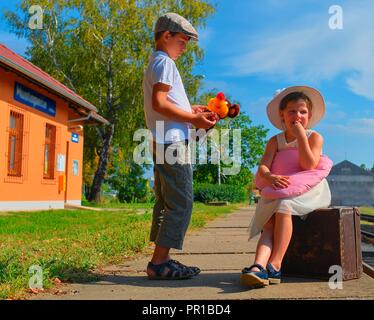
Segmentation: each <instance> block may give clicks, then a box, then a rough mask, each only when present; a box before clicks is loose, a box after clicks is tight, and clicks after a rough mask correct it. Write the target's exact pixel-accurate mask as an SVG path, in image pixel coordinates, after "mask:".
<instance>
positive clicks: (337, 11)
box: [329, 5, 343, 30]
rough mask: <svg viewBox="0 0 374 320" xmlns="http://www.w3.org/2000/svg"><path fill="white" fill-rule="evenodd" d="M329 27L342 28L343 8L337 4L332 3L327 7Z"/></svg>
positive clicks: (332, 28) (333, 28)
mask: <svg viewBox="0 0 374 320" xmlns="http://www.w3.org/2000/svg"><path fill="white" fill-rule="evenodd" d="M329 14H330V15H331V17H330V19H329V28H330V29H331V30H342V29H343V8H342V7H341V6H338V5H332V6H330V8H329Z"/></svg>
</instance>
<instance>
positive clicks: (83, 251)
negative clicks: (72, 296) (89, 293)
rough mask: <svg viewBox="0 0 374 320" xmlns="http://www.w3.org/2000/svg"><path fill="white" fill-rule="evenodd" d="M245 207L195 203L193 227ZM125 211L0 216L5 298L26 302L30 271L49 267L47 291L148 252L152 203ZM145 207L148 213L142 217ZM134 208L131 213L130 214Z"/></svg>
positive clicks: (0, 282)
mask: <svg viewBox="0 0 374 320" xmlns="http://www.w3.org/2000/svg"><path fill="white" fill-rule="evenodd" d="M238 207H239V205H228V206H224V207H212V206H206V205H204V204H200V203H195V204H194V210H193V215H192V220H191V225H190V227H191V229H197V228H201V227H203V226H204V225H205V224H206V223H207V222H208V221H210V220H212V219H214V218H216V217H218V216H222V215H225V214H227V213H229V212H231V211H233V210H235V209H236V208H238ZM122 208H123V209H127V210H123V211H85V210H50V211H37V212H16V213H7V214H2V215H0V299H5V298H22V297H23V296H24V295H25V293H26V291H27V288H28V282H29V279H30V277H31V274H29V272H28V271H29V268H30V266H32V265H38V266H40V267H42V269H43V287H44V288H50V287H52V286H53V279H55V278H59V279H60V280H62V281H63V282H69V281H90V280H95V279H97V276H96V275H95V273H94V270H95V269H97V268H100V267H102V266H105V265H108V264H115V263H119V262H123V261H124V259H126V258H129V257H133V256H135V255H136V254H139V253H141V252H144V251H145V249H146V248H147V247H148V246H149V241H148V236H149V228H150V224H151V211H152V210H151V208H152V204H146V205H144V204H143V205H142V206H141V205H140V204H136V205H135V206H134V205H126V206H124V205H123V204H122ZM140 208H144V209H146V210H145V213H144V214H142V215H139V214H137V213H136V212H137V209H140ZM129 209H130V210H129Z"/></svg>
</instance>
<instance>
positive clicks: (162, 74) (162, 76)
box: [143, 51, 192, 144]
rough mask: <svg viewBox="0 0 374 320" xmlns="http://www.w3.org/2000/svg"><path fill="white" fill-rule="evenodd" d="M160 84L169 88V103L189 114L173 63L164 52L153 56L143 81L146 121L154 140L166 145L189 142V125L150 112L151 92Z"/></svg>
mask: <svg viewBox="0 0 374 320" xmlns="http://www.w3.org/2000/svg"><path fill="white" fill-rule="evenodd" d="M159 82H160V83H164V84H167V85H169V86H171V88H170V91H169V93H168V95H167V98H168V100H169V101H171V102H172V103H174V104H175V105H176V106H177V107H178V108H180V109H182V110H184V111H186V112H192V109H191V105H190V102H189V101H188V98H187V95H186V91H185V90H184V86H183V82H182V79H181V76H180V74H179V71H178V69H177V67H176V65H175V62H174V61H173V60H172V59H171V58H170V57H169V56H168V55H167V53H165V52H163V51H155V52H153V54H152V56H151V58H150V61H149V65H148V68H147V70H146V71H145V74H144V79H143V92H144V113H145V120H146V124H147V127H148V129H149V130H151V132H152V135H153V140H155V141H156V142H157V143H162V144H166V143H174V142H178V141H182V140H185V139H189V135H188V129H189V128H192V125H191V124H190V123H188V122H176V121H173V120H171V119H169V118H167V117H165V116H163V115H162V114H161V113H158V112H156V111H154V110H153V108H152V90H153V86H154V85H155V84H156V83H159ZM156 121H157V122H158V124H157V128H156Z"/></svg>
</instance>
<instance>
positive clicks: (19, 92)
mask: <svg viewBox="0 0 374 320" xmlns="http://www.w3.org/2000/svg"><path fill="white" fill-rule="evenodd" d="M14 100H17V101H19V102H21V103H23V104H25V105H27V106H29V107H32V108H35V109H37V110H39V111H42V112H44V113H47V114H49V115H50V116H53V117H54V116H55V115H56V101H53V100H51V99H49V98H48V97H46V96H44V95H42V94H40V93H38V92H36V91H34V90H32V89H30V88H27V87H25V86H24V85H22V84H20V83H18V82H16V83H15V85H14Z"/></svg>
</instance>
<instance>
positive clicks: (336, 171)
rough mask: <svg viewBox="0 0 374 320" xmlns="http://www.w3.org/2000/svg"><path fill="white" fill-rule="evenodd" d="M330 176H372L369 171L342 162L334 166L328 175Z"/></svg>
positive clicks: (346, 161)
mask: <svg viewBox="0 0 374 320" xmlns="http://www.w3.org/2000/svg"><path fill="white" fill-rule="evenodd" d="M329 175H330V176H332V175H335V176H373V173H371V172H370V171H369V170H364V169H362V168H361V167H359V166H357V165H355V164H354V163H352V162H350V161H348V160H344V161H342V162H339V163H338V164H336V165H334V166H333V167H332V169H331V172H330V174H329Z"/></svg>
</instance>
